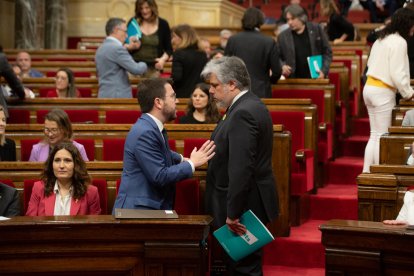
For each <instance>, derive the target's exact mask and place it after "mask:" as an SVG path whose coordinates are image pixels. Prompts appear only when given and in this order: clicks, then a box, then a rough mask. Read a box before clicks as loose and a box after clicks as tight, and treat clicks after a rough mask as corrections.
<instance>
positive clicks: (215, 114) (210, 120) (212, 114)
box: [187, 82, 221, 124]
mask: <svg viewBox="0 0 414 276" xmlns="http://www.w3.org/2000/svg"><path fill="white" fill-rule="evenodd" d="M197 88H199V89H200V90H201V91H203V93H204V94H206V95H207V97H208V103H207V106H206V120H205V123H206V124H215V123H217V121H218V120H219V119H220V117H221V115H220V112H219V111H218V109H217V105H216V103H215V102H214V101H213V98H212V97H211V96H210V93H209V92H208V91H209V89H210V86H209V85H208V84H206V83H203V82H200V83H197V84H196V86H195V88H194V91H195V90H196V89H197ZM193 93H194V92H193ZM194 111H195V108H194V105H193V99H192V94H191V97H190V100H189V101H188V105H187V114H188V115H189V116H193V113H194Z"/></svg>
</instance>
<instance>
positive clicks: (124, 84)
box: [95, 18, 147, 98]
mask: <svg viewBox="0 0 414 276" xmlns="http://www.w3.org/2000/svg"><path fill="white" fill-rule="evenodd" d="M105 31H106V35H107V37H106V39H105V40H104V42H103V44H102V45H101V46H100V47H99V48H98V50H97V51H96V55H95V63H96V71H97V74H98V76H99V92H98V98H131V97H132V94H131V85H130V83H129V79H128V72H130V73H131V74H134V75H141V74H143V73H145V72H146V71H147V65H146V64H145V63H144V62H138V63H137V62H135V61H134V60H133V58H132V57H131V55H130V54H129V53H128V50H127V46H124V45H123V43H124V41H125V39H126V38H127V36H128V35H127V27H126V22H125V20H123V19H121V18H110V19H109V20H108V22H107V23H106V26H105Z"/></svg>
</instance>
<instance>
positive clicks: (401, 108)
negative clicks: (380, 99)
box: [392, 80, 414, 126]
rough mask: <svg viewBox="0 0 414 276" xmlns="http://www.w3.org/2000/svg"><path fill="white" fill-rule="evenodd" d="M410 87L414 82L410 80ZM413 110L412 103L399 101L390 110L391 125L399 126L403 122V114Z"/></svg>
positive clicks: (413, 105)
mask: <svg viewBox="0 0 414 276" xmlns="http://www.w3.org/2000/svg"><path fill="white" fill-rule="evenodd" d="M411 85H414V80H411ZM413 108H414V102H413V101H405V100H403V99H401V100H400V102H399V104H398V105H396V106H395V107H394V108H393V110H392V125H393V126H401V125H402V122H403V120H404V115H405V112H407V111H408V110H410V109H413Z"/></svg>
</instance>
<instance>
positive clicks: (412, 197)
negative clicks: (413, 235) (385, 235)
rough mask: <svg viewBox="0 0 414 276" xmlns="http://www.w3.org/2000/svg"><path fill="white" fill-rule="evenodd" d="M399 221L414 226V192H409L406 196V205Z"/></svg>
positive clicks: (399, 216) (399, 215)
mask: <svg viewBox="0 0 414 276" xmlns="http://www.w3.org/2000/svg"><path fill="white" fill-rule="evenodd" d="M397 220H402V221H406V222H408V224H410V225H413V224H414V191H407V192H405V195H404V205H403V206H402V207H401V210H400V213H399V214H398V217H397Z"/></svg>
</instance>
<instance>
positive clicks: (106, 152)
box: [20, 138, 207, 161]
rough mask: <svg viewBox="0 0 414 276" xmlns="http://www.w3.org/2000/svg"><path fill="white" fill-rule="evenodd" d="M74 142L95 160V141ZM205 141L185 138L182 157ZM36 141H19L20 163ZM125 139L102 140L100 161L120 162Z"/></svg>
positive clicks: (26, 156) (172, 144) (171, 140)
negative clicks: (81, 146)
mask: <svg viewBox="0 0 414 276" xmlns="http://www.w3.org/2000/svg"><path fill="white" fill-rule="evenodd" d="M75 140H76V142H78V143H80V144H82V145H83V146H84V147H85V151H86V154H87V156H88V158H89V160H95V140H94V139H75ZM206 140H207V139H204V138H186V139H183V142H184V147H183V149H184V151H183V154H184V156H190V155H191V152H192V150H193V148H195V147H197V148H200V147H201V145H202V144H203V143H204V142H205V141H206ZM38 142H39V140H38V139H22V140H20V147H21V161H28V160H29V157H30V152H31V151H32V147H33V145H34V144H36V143H38ZM168 142H169V145H170V148H171V150H173V151H176V150H177V147H176V141H175V140H173V139H170V140H169V141H168ZM124 144H125V138H106V139H102V161H122V160H123V158H124Z"/></svg>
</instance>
